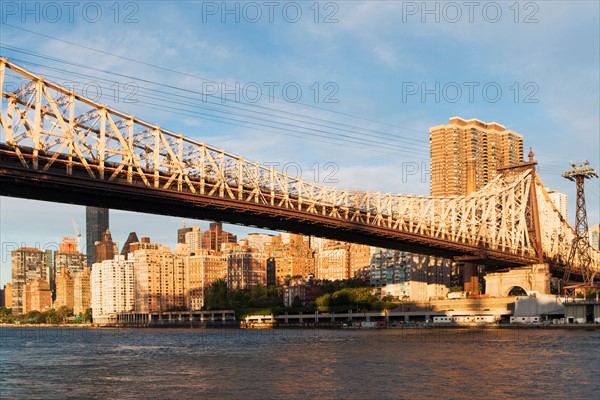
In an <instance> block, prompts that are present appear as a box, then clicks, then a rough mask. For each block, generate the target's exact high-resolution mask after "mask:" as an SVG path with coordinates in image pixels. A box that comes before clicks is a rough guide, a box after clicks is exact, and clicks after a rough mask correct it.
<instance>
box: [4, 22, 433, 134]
mask: <svg viewBox="0 0 600 400" xmlns="http://www.w3.org/2000/svg"><path fill="white" fill-rule="evenodd" d="M4 25H5V26H9V27H11V28H14V29H19V30H21V31H24V32H28V33H32V34H34V35H39V36H42V37H45V38H48V39H51V40H55V41H59V42H62V43H66V44H69V45H72V46H76V47H80V48H83V49H86V50H90V51H94V52H98V53H101V54H105V55H108V56H111V57H116V58H120V59H123V60H127V61H131V62H134V63H137V64H141V65H145V66H148V67H152V68H157V69H160V70H163V71H168V72H172V73H176V74H179V75H183V76H187V77H191V78H195V79H199V80H202V81H206V82H212V83H217V82H215V81H213V80H211V79H207V78H203V77H200V76H197V75H193V74H189V73H186V72H181V71H177V70H174V69H171V68H166V67H163V66H160V65H155V64H151V63H148V62H145V61H140V60H136V59H134V58H130V57H125V56H120V55H117V54H113V53H110V52H107V51H103V50H99V49H95V48H92V47H89V46H84V45H81V44H78V43H74V42H70V41H67V40H64V39H59V38H56V37H53V36H50V35H46V34H43V33H39V32H35V31H32V30H29V29H25V28H21V27H18V26H15V25H12V24H8V23H5V24H4ZM0 49H1V46H0ZM277 98H278V99H280V100H281V98H280V97H277ZM297 104H301V105H303V106H305V107H310V108H314V109H319V110H322V111H326V112H329V113H333V114H338V115H342V116H344V117H351V118H355V119H359V120H363V121H368V122H373V123H376V124H380V125H387V126H390V127H394V128H399V129H403V130H407V131H413V132H418V133H420V134H423V132H422V131H420V130H416V129H412V128H407V127H403V126H399V125H395V124H389V123H386V122H379V121H375V120H372V119H369V118H364V117H359V116H356V115H353V114H347V113H343V112H339V111H334V110H329V109H326V108H323V107H318V106H315V105H311V104H305V103H297Z"/></svg>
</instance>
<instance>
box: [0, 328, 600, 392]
mask: <svg viewBox="0 0 600 400" xmlns="http://www.w3.org/2000/svg"><path fill="white" fill-rule="evenodd" d="M0 398H1V399H2V400H6V399H20V400H21V399H70V398H72V399H82V398H99V399H134V398H143V399H171V398H173V399H469V400H473V399H571V400H573V399H599V398H600V330H595V331H586V330H562V329H561V330H542V329H502V330H500V329H486V330H480V329H464V330H452V329H444V328H440V329H411V330H400V329H384V330H369V331H367V330H364V331H363V330H359V331H348V330H325V329H312V330H311V329H305V330H291V329H289V330H285V329H277V330H272V329H267V330H228V329H188V330H186V329H87V328H47V327H46V328H45V327H40V328H20V327H0Z"/></svg>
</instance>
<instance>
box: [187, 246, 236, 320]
mask: <svg viewBox="0 0 600 400" xmlns="http://www.w3.org/2000/svg"><path fill="white" fill-rule="evenodd" d="M218 279H227V259H226V257H225V256H224V255H223V254H222V253H220V252H214V251H210V250H197V251H196V252H195V253H194V254H193V255H191V256H190V258H189V264H188V289H187V293H188V294H187V297H188V304H189V306H188V307H190V308H191V309H192V310H199V309H200V308H202V306H203V305H204V296H205V294H206V291H207V289H208V288H209V287H210V285H212V284H213V283H214V282H215V281H216V280H218Z"/></svg>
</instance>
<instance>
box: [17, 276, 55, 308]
mask: <svg viewBox="0 0 600 400" xmlns="http://www.w3.org/2000/svg"><path fill="white" fill-rule="evenodd" d="M22 302H23V303H22V307H23V308H22V312H23V314H27V313H28V312H30V311H35V310H37V311H44V310H46V309H48V308H50V307H51V305H52V293H51V292H50V284H49V283H48V281H47V280H46V279H43V278H42V279H34V280H32V281H28V282H27V283H26V284H25V285H24V286H23V297H22Z"/></svg>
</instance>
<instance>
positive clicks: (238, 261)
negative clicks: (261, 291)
mask: <svg viewBox="0 0 600 400" xmlns="http://www.w3.org/2000/svg"><path fill="white" fill-rule="evenodd" d="M267 258H268V257H267V255H266V254H265V253H263V252H261V251H260V250H258V249H254V248H251V247H248V246H237V247H236V248H233V249H230V250H228V251H227V253H226V259H227V288H228V289H229V290H232V289H247V288H249V287H252V286H255V285H266V283H267Z"/></svg>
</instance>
